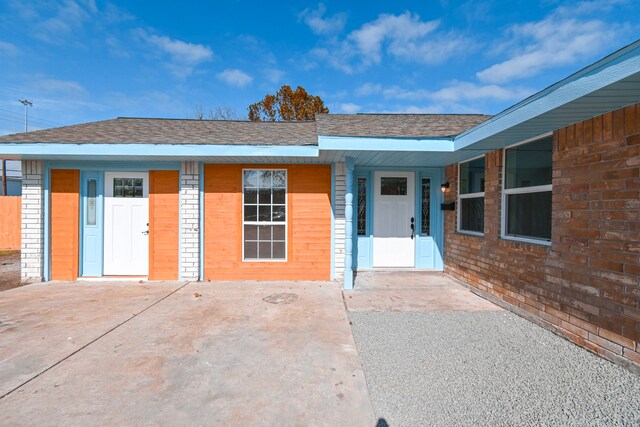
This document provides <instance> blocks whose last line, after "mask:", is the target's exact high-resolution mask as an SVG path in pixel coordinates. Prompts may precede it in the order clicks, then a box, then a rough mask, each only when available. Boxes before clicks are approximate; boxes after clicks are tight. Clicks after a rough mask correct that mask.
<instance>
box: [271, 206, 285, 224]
mask: <svg viewBox="0 0 640 427" xmlns="http://www.w3.org/2000/svg"><path fill="white" fill-rule="evenodd" d="M285 216H286V215H285V211H284V206H274V207H273V219H272V221H284V220H285V219H286V218H285Z"/></svg>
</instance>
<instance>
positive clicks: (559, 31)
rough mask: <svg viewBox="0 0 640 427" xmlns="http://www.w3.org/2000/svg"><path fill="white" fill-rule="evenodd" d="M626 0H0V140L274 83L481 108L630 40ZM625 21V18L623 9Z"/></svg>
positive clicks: (418, 106) (228, 99) (237, 100)
mask: <svg viewBox="0 0 640 427" xmlns="http://www.w3.org/2000/svg"><path fill="white" fill-rule="evenodd" d="M638 16H640V2H638V1H637V0H627V1H625V0H621V1H616V0H609V1H602V0H594V1H563V2H560V1H552V0H545V1H540V2H534V1H530V0H512V1H510V2H504V1H493V0H487V1H483V0H480V1H464V2H456V1H449V0H440V1H420V2H418V1H394V2H390V1H379V0H368V1H360V2H345V1H324V2H321V3H319V2H315V1H314V2H312V1H297V2H289V3H285V2H267V1H234V0H227V1H225V2H217V1H216V2H202V1H184V0H183V1H181V2H179V3H178V2H169V1H154V2H148V1H140V0H138V1H129V2H124V1H110V2H107V1H101V0H43V1H40V0H31V1H30V0H25V1H17V0H14V1H4V0H0V29H1V30H0V134H6V133H14V132H20V131H22V130H23V122H22V115H23V111H24V109H23V107H22V105H20V104H19V103H18V102H17V100H18V98H24V97H26V98H28V99H29V100H32V101H33V103H34V107H33V108H32V109H30V115H31V117H32V118H31V120H30V129H32V130H33V129H39V128H46V127H54V126H58V125H67V124H74V123H81V122H87V121H93V120H102V119H107V118H113V117H117V116H138V117H174V118H188V117H193V116H194V114H195V110H196V105H200V106H202V108H203V109H204V110H205V111H207V110H209V109H214V108H216V107H231V108H233V109H234V110H235V112H236V114H237V115H238V116H239V117H240V118H245V117H246V108H247V106H248V105H249V104H251V103H253V102H256V101H258V100H260V99H261V98H262V97H263V96H264V95H265V94H266V93H272V92H274V91H275V90H277V89H278V88H279V87H280V86H281V85H282V84H289V85H292V86H294V87H295V86H296V85H302V86H304V87H305V88H306V89H307V90H308V91H309V92H311V93H313V94H316V95H320V96H321V97H322V98H323V99H324V101H325V103H326V104H327V105H328V107H329V108H330V111H331V112H333V113H356V112H397V113H401V112H406V113H468V112H474V113H487V114H495V113H497V112H499V111H501V110H503V109H504V108H506V107H508V106H510V105H512V104H514V103H516V102H518V101H519V100H522V99H523V98H525V97H526V96H528V95H530V94H532V93H535V92H537V91H539V90H541V89H543V88H545V87H546V86H548V85H550V84H552V83H554V82H556V81H558V80H560V79H562V78H564V77H566V76H568V75H570V74H571V73H573V72H575V71H577V70H578V69H580V68H582V67H584V66H586V65H588V64H590V63H592V62H594V61H596V60H598V59H600V58H601V57H603V56H606V55H607V54H609V53H611V52H613V51H615V50H617V49H619V48H621V47H623V46H625V45H627V44H629V43H631V42H632V41H634V40H636V39H637V38H638V37H640V31H639V30H640V20H638V19H637V17H638ZM634 18H635V19H634Z"/></svg>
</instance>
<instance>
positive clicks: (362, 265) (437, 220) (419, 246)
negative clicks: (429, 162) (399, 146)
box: [352, 168, 444, 271]
mask: <svg viewBox="0 0 640 427" xmlns="http://www.w3.org/2000/svg"><path fill="white" fill-rule="evenodd" d="M376 170H384V171H394V170H397V171H406V172H414V173H415V177H416V183H415V200H416V203H415V206H416V207H415V218H416V233H415V236H416V237H415V239H416V251H415V254H416V255H415V268H416V269H423V270H438V271H442V270H443V267H444V263H443V251H442V248H443V241H444V216H443V214H442V210H441V209H440V204H441V203H442V202H443V196H442V192H441V190H440V185H441V184H442V183H443V182H444V181H443V179H444V170H443V169H442V168H424V169H407V168H356V169H355V171H354V173H353V224H354V225H353V235H352V238H353V242H354V245H353V264H354V265H353V268H354V270H363V269H370V268H373V262H372V261H373V220H374V216H375V214H376V213H375V212H374V209H373V199H374V196H375V195H374V194H373V188H374V185H373V176H374V174H373V172H375V171H376ZM423 180H428V182H429V184H430V196H431V197H430V201H429V214H430V227H429V232H428V233H423V230H422V227H421V225H422V214H423V212H422V211H423V208H422V185H423ZM363 189H364V191H365V192H366V197H364V201H365V203H366V208H365V214H366V226H365V229H364V230H362V227H360V229H361V230H360V232H361V234H358V228H359V227H358V212H359V201H360V200H361V199H362V198H361V197H360V196H361V191H362V190H363ZM425 213H426V212H425ZM363 231H364V234H362V232H363ZM425 231H426V230H425Z"/></svg>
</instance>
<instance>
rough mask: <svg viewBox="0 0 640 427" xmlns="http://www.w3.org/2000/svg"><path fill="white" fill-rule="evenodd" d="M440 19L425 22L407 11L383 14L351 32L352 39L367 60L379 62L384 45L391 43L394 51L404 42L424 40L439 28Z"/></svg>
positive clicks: (390, 45) (390, 46)
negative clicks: (397, 13) (399, 13)
mask: <svg viewBox="0 0 640 427" xmlns="http://www.w3.org/2000/svg"><path fill="white" fill-rule="evenodd" d="M438 25H439V22H438V21H429V22H423V21H421V20H420V16H418V15H417V14H412V13H410V12H405V13H403V14H401V15H388V14H382V15H380V16H379V17H378V19H376V20H375V21H372V22H368V23H366V24H364V25H363V26H362V27H361V28H360V29H358V30H355V31H353V32H352V33H351V34H349V37H348V40H349V41H351V42H352V43H353V44H354V45H355V47H356V49H358V50H359V52H360V54H361V55H362V56H363V57H364V58H365V61H370V62H373V63H379V62H380V60H381V58H382V55H381V51H382V45H383V43H385V42H388V43H389V50H390V51H391V52H392V53H394V52H396V51H398V50H399V49H401V47H402V45H403V44H407V43H411V42H418V43H419V42H420V41H424V39H423V38H424V37H425V36H426V35H427V34H429V33H431V32H433V31H434V30H435V29H436V28H438Z"/></svg>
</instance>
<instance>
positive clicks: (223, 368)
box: [0, 271, 640, 426]
mask: <svg viewBox="0 0 640 427" xmlns="http://www.w3.org/2000/svg"><path fill="white" fill-rule="evenodd" d="M356 289H357V290H355V291H345V292H343V293H341V291H340V289H339V286H338V285H337V284H335V283H331V282H205V283H186V284H185V283H170V282H161V283H137V282H135V283H130V282H76V283H49V284H35V285H29V286H24V287H21V288H17V289H12V290H9V291H5V292H1V293H0V425H88V424H101V425H125V424H126V425H211V424H220V425H238V424H242V425H275V424H278V425H281V424H287V425H354V426H374V425H385V424H384V422H386V423H388V425H391V426H402V425H442V426H450V425H460V426H463V425H607V426H610V425H621V426H625V425H637V423H638V422H640V397H638V396H640V378H639V377H638V376H636V375H634V374H632V373H631V372H629V371H626V370H625V369H623V368H621V367H619V366H616V365H613V364H611V363H609V362H607V361H605V360H603V359H600V358H598V357H596V356H594V355H592V354H590V353H588V352H587V351H585V350H583V349H581V348H579V347H577V346H575V345H573V344H571V343H569V342H568V341H566V340H564V339H562V338H560V337H558V336H555V335H553V334H552V333H550V332H548V331H546V330H544V329H542V328H540V327H538V326H536V325H534V324H532V323H530V322H528V321H526V320H524V319H521V318H519V317H517V316H515V315H513V314H511V313H509V312H507V311H505V310H503V309H501V308H499V307H497V306H495V305H493V304H492V303H490V302H488V301H486V300H484V299H482V298H480V297H479V296H477V295H475V294H473V293H472V292H470V291H469V290H468V289H466V288H465V287H463V286H461V285H459V284H458V283H456V282H455V281H453V280H451V279H450V278H448V277H447V276H446V275H443V274H441V273H417V272H398V271H395V272H382V273H380V272H377V273H375V274H374V273H364V274H359V275H358V278H357V279H356ZM350 323H351V325H350Z"/></svg>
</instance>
